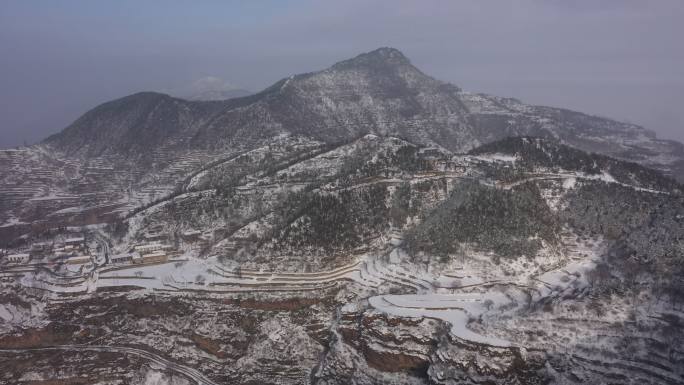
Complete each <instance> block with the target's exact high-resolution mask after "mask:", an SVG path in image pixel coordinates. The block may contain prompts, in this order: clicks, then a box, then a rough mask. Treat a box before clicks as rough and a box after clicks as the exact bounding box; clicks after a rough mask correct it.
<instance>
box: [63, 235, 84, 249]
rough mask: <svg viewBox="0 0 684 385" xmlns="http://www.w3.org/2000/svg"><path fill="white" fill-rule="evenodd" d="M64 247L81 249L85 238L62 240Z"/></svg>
mask: <svg viewBox="0 0 684 385" xmlns="http://www.w3.org/2000/svg"><path fill="white" fill-rule="evenodd" d="M64 245H65V246H71V247H82V246H84V245H85V238H83V237H74V238H67V239H65V240H64Z"/></svg>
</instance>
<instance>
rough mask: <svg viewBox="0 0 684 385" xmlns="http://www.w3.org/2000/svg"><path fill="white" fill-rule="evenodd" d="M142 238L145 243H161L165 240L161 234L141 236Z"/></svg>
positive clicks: (164, 236)
mask: <svg viewBox="0 0 684 385" xmlns="http://www.w3.org/2000/svg"><path fill="white" fill-rule="evenodd" d="M143 238H145V240H146V241H148V242H152V241H161V240H165V239H166V235H165V234H163V233H152V232H150V233H147V234H145V235H143Z"/></svg>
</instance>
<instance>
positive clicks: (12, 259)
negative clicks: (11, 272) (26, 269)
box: [7, 253, 31, 264]
mask: <svg viewBox="0 0 684 385" xmlns="http://www.w3.org/2000/svg"><path fill="white" fill-rule="evenodd" d="M30 258H31V256H30V255H28V254H26V253H20V254H9V255H8V256H7V261H8V262H9V263H14V264H25V263H28V261H29V259H30Z"/></svg>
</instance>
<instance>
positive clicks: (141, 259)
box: [131, 250, 169, 264]
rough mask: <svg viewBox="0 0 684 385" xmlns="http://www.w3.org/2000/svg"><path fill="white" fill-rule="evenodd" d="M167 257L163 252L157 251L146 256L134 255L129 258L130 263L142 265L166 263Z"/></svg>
mask: <svg viewBox="0 0 684 385" xmlns="http://www.w3.org/2000/svg"><path fill="white" fill-rule="evenodd" d="M168 259H169V257H168V256H167V255H166V252H165V251H163V250H157V251H154V252H151V253H147V254H137V255H136V254H134V255H133V256H132V258H131V262H133V263H134V264H143V263H160V262H166V261H168Z"/></svg>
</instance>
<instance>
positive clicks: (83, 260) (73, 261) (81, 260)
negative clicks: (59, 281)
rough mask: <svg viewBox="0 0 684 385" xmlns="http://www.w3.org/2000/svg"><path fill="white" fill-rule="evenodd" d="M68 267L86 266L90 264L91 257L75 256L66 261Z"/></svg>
mask: <svg viewBox="0 0 684 385" xmlns="http://www.w3.org/2000/svg"><path fill="white" fill-rule="evenodd" d="M65 262H66V264H68V265H85V264H87V263H90V255H74V256H71V257H69V258H67V259H66V260H65Z"/></svg>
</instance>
